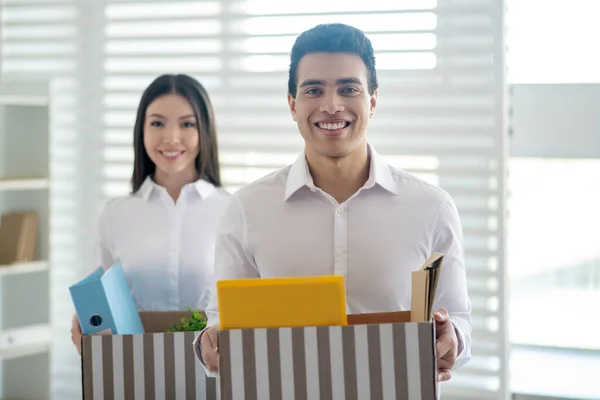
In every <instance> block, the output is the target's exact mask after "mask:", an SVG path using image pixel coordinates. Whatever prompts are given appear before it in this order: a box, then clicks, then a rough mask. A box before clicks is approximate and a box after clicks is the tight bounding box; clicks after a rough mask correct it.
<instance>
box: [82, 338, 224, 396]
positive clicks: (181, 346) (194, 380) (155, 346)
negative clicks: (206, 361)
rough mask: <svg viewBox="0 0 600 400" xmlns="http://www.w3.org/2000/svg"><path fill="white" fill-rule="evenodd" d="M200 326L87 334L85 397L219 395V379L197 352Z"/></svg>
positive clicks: (84, 368) (84, 356) (83, 355)
mask: <svg viewBox="0 0 600 400" xmlns="http://www.w3.org/2000/svg"><path fill="white" fill-rule="evenodd" d="M198 334H199V332H175V333H145V334H140V335H91V336H85V337H84V338H83V354H82V364H83V365H82V368H83V398H84V399H85V400H100V399H102V400H113V399H114V400H142V399H144V400H147V399H152V400H154V399H157V400H158V399H162V400H190V399H196V400H217V399H218V398H219V393H218V392H219V385H218V383H217V380H216V379H215V378H208V377H206V374H205V372H204V369H203V368H202V365H201V364H200V362H199V361H198V360H197V359H196V357H195V355H194V350H193V347H192V342H193V341H194V338H195V337H196V336H197V335H198Z"/></svg>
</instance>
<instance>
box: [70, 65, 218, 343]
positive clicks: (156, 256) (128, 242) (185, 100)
mask: <svg viewBox="0 0 600 400" xmlns="http://www.w3.org/2000/svg"><path fill="white" fill-rule="evenodd" d="M133 145H134V152H135V160H134V170H133V176H132V179H131V183H132V187H133V190H132V193H131V194H130V195H128V196H124V197H120V198H116V199H113V200H109V201H108V202H107V203H106V204H105V206H104V207H103V208H102V209H101V211H100V215H99V218H98V247H97V259H98V262H97V264H100V265H102V267H104V268H105V269H107V268H109V267H110V266H111V265H113V264H114V263H115V262H116V261H120V262H121V265H122V266H123V269H124V270H125V274H126V276H127V280H128V282H129V285H130V288H131V291H132V294H133V297H134V299H135V301H136V303H137V306H138V309H140V310H144V311H177V310H179V311H183V310H186V308H187V307H188V306H189V307H193V308H195V309H198V310H204V308H205V307H206V305H207V303H208V299H209V296H210V292H211V288H212V285H211V284H212V283H213V281H212V273H213V258H214V242H215V236H216V230H217V224H218V222H219V218H220V215H221V212H222V211H223V209H224V208H225V206H226V205H227V203H228V201H229V199H230V195H229V194H228V193H227V192H226V191H225V190H224V189H222V188H221V178H220V173H219V160H218V151H217V136H216V128H215V117H214V113H213V109H212V105H211V102H210V99H209V97H208V94H207V92H206V90H205V89H204V87H203V86H202V85H201V84H200V83H199V82H197V81H196V80H194V79H193V78H191V77H189V76H186V75H162V76H160V77H158V78H157V79H156V80H155V81H154V82H152V84H150V86H149V87H148V88H147V89H146V90H145V92H144V93H143V95H142V98H141V101H140V105H139V107H138V112H137V118H136V122H135V128H134V140H133ZM71 333H72V339H73V342H74V344H75V346H76V347H77V349H78V351H79V352H80V353H81V349H80V346H81V328H80V326H79V322H78V320H77V318H76V317H74V318H73V326H72V329H71Z"/></svg>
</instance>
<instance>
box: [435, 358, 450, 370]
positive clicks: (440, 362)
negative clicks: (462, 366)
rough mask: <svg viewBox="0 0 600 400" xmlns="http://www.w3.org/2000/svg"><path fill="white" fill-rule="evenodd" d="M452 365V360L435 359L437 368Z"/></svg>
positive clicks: (445, 367)
mask: <svg viewBox="0 0 600 400" xmlns="http://www.w3.org/2000/svg"><path fill="white" fill-rule="evenodd" d="M452 367H454V360H446V359H443V358H442V359H439V360H437V368H438V370H440V369H452Z"/></svg>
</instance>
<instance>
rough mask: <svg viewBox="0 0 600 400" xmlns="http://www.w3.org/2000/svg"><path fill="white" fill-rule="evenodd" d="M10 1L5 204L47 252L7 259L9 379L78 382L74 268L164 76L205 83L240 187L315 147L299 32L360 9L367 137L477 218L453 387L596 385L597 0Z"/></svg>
mask: <svg viewBox="0 0 600 400" xmlns="http://www.w3.org/2000/svg"><path fill="white" fill-rule="evenodd" d="M0 4H1V8H0V21H1V28H0V57H1V59H0V78H1V80H0V88H1V89H0V108H2V112H1V113H0V116H2V118H3V122H1V123H0V126H1V128H2V129H3V130H4V132H3V134H0V179H4V181H3V180H0V212H7V211H9V210H10V209H11V207H12V208H18V207H25V206H27V207H28V206H30V205H31V204H33V205H37V206H41V207H42V209H43V210H45V211H43V212H42V214H41V216H42V219H41V231H42V236H43V237H44V238H46V239H47V242H45V244H44V243H42V244H41V245H40V246H41V250H40V256H39V258H40V260H39V262H38V263H30V264H27V265H23V266H22V268H21V269H20V270H14V271H12V272H6V273H3V272H0V280H1V281H2V285H1V287H0V288H1V292H0V295H1V297H0V301H1V303H0V304H1V313H0V322H1V325H0V328H1V329H2V330H1V331H0V339H1V340H0V359H1V360H2V363H1V365H2V375H1V377H2V379H1V384H2V385H1V387H2V392H0V394H2V395H4V396H6V397H8V396H14V397H16V398H30V399H49V398H52V399H57V400H68V399H78V398H81V381H80V379H81V375H80V374H81V372H80V368H81V364H80V360H79V356H78V355H77V353H76V351H75V348H74V347H73V345H72V343H71V338H70V326H71V316H72V314H73V307H72V305H71V301H70V297H69V293H68V286H69V285H70V284H72V283H74V282H75V281H77V280H78V279H81V278H82V277H83V276H84V275H85V274H86V273H88V272H89V271H91V270H92V269H93V268H94V265H92V254H93V245H94V229H95V215H96V211H97V210H98V208H99V206H100V205H101V204H102V203H103V202H104V201H105V200H106V199H108V198H109V197H113V196H119V195H123V194H126V193H128V191H129V190H130V187H129V178H130V175H131V171H132V160H133V151H132V137H133V134H132V128H133V122H134V118H135V109H136V107H137V103H138V101H139V98H140V96H141V92H142V91H143V89H144V88H145V87H146V86H147V85H148V84H149V83H150V81H151V80H152V79H153V78H154V77H156V76H158V75H159V74H162V73H178V72H183V73H189V74H191V75H193V76H195V77H196V78H198V79H199V80H200V81H201V82H202V83H203V84H204V85H205V86H206V87H207V89H208V90H209V93H210V95H211V99H212V101H213V102H214V105H215V108H216V115H217V121H218V134H219V144H220V157H221V162H222V168H223V173H222V176H223V179H224V181H225V185H226V188H227V189H228V190H230V191H232V192H234V191H235V190H237V189H238V188H240V187H241V186H243V185H244V184H247V183H250V182H251V181H253V180H255V179H257V178H259V177H261V176H263V175H266V174H267V173H269V172H271V171H273V170H274V169H276V168H279V167H282V166H284V165H286V164H288V163H291V162H293V160H294V159H295V157H296V155H297V153H298V151H300V150H301V148H302V140H301V137H300V135H299V134H298V133H297V129H296V127H295V125H294V123H293V121H292V119H291V117H290V115H289V111H288V109H287V102H286V85H287V68H288V65H289V51H290V49H291V46H292V44H293V41H294V39H295V36H296V35H297V34H299V33H300V32H301V31H303V30H305V29H308V28H309V27H312V26H314V25H316V24H317V23H321V22H345V23H349V24H352V25H354V26H356V27H358V28H361V29H362V30H364V31H365V32H366V33H367V34H368V36H369V37H370V38H371V40H372V42H373V45H374V48H375V50H376V56H377V67H378V73H379V79H380V100H379V107H378V109H377V113H376V114H375V116H374V119H373V121H372V123H371V128H370V131H369V138H370V141H371V143H372V144H373V145H374V146H375V147H376V149H377V150H378V151H379V152H380V153H381V154H383V155H384V156H385V157H386V159H387V160H388V161H389V162H390V163H391V164H393V165H395V166H398V167H400V168H404V169H406V170H408V171H410V172H412V173H414V174H417V175H419V176H421V177H423V178H425V179H427V180H429V181H431V182H434V183H437V184H439V185H441V186H442V187H443V188H444V189H446V190H447V191H448V192H450V194H451V195H452V196H453V197H454V199H455V201H456V203H457V206H458V209H459V212H460V214H461V217H462V222H463V229H464V232H465V251H466V260H467V261H466V263H467V275H468V280H469V290H470V295H471V298H472V302H473V348H472V353H473V358H472V360H471V362H470V363H469V364H468V365H466V366H465V367H464V368H463V369H462V370H460V371H458V372H457V373H456V374H455V375H454V376H453V379H452V381H451V382H449V383H447V384H444V385H443V397H442V398H444V399H477V400H506V399H509V398H510V399H515V400H526V399H563V398H565V399H566V398H575V399H600V380H599V379H598V377H599V376H600V340H599V335H598V332H599V331H600V322H599V321H600V318H598V316H597V307H598V305H599V304H600V239H599V236H598V233H597V227H598V226H600V207H598V205H599V204H600V58H599V52H598V50H597V49H598V44H597V38H598V37H600V28H599V25H598V23H597V16H598V14H599V13H600V2H598V1H597V0H569V1H566V0H510V1H509V0H507V1H500V0H437V1H436V0H371V1H358V0H345V1H341V0H304V2H300V1H295V2H288V1H281V0H220V1H217V0H214V1H213V0H200V1H199V0H187V1H186V0H176V1H169V2H167V1H165V0H162V1H161V0H143V1H134V0H93V1H92V0H2V1H1V2H0ZM594 49H596V50H594ZM29 129H32V130H36V132H37V131H40V132H47V135H41V136H35V135H32V136H31V137H29V136H28V130H29ZM2 158H4V159H2ZM42 164H47V168H46V169H44V167H43V166H42ZM17 167H18V168H17ZM19 168H21V169H19ZM40 171H41V172H40ZM28 174H29V175H28ZM36 174H37V175H36ZM11 175H12V176H11ZM38 175H41V176H38ZM11 179H12V180H11ZM44 235H45V236H44ZM0 271H1V270H0ZM33 315H37V316H39V318H38V320H40V321H42V322H41V325H37V324H38V322H35V323H33V322H32V321H33ZM23 316H25V317H23ZM36 321H37V320H36ZM9 336H10V338H12V339H7V338H9ZM13 342H14V343H13ZM35 382H37V384H35Z"/></svg>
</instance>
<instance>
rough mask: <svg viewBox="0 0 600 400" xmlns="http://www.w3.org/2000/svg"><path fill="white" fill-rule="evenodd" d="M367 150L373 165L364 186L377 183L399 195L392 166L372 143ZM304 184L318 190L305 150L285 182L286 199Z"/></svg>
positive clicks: (367, 187)
mask: <svg viewBox="0 0 600 400" xmlns="http://www.w3.org/2000/svg"><path fill="white" fill-rule="evenodd" d="M367 150H368V152H369V155H370V157H371V165H370V167H369V178H368V179H367V181H366V182H365V185H364V186H363V188H365V189H370V188H372V187H373V186H375V185H376V184H377V185H379V186H381V187H382V188H384V189H385V190H387V191H388V192H391V193H393V194H395V195H398V194H399V191H398V187H397V185H396V182H395V180H394V176H393V175H392V171H390V168H389V166H388V165H387V163H386V162H385V160H384V159H383V158H382V157H381V156H380V155H379V154H378V153H377V152H376V151H375V149H374V148H373V146H371V144H370V143H368V144H367ZM303 186H306V187H308V188H309V189H310V190H311V191H313V192H315V191H316V190H317V187H316V186H315V183H314V181H313V178H312V176H311V175H310V171H309V169H308V163H307V162H306V153H305V151H304V150H303V151H302V153H301V154H300V155H299V156H298V158H297V159H296V162H294V164H292V166H291V168H290V172H289V173H288V177H287V180H286V183H285V197H284V201H287V200H288V199H289V198H290V197H291V196H292V195H293V194H294V193H296V192H297V191H298V190H299V189H300V188H302V187H303Z"/></svg>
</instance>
